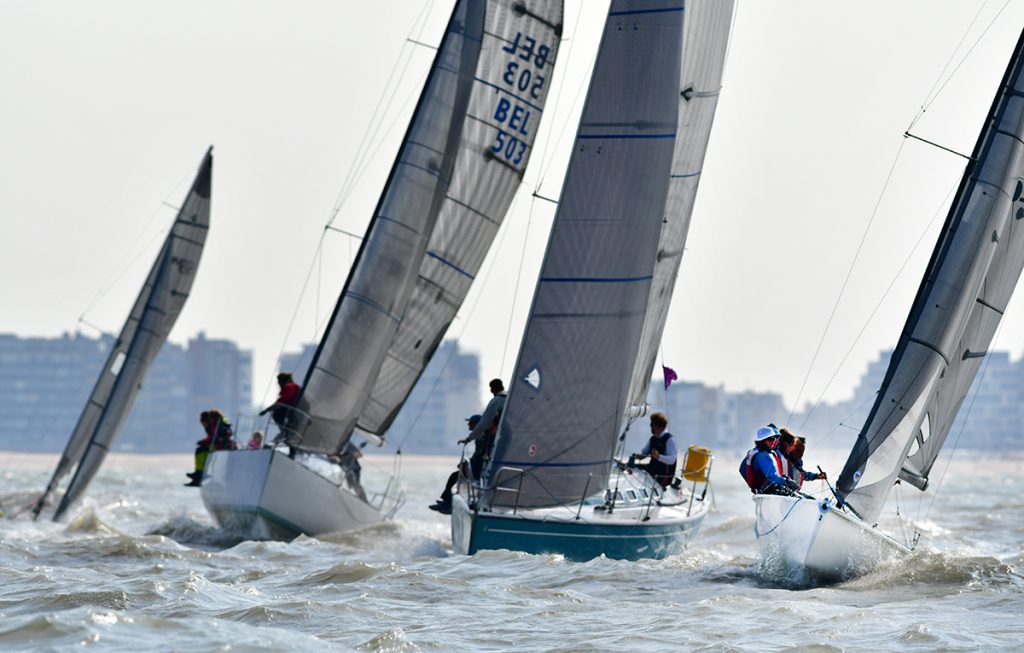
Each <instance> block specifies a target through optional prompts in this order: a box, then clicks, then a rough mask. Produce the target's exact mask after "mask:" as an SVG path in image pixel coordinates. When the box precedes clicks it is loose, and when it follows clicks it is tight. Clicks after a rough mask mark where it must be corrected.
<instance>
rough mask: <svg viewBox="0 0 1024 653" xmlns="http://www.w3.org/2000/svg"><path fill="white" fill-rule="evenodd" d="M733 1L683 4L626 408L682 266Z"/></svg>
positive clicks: (638, 387) (637, 393)
mask: <svg viewBox="0 0 1024 653" xmlns="http://www.w3.org/2000/svg"><path fill="white" fill-rule="evenodd" d="M732 11H733V2H732V0H720V1H717V2H706V1H699V0H691V1H690V2H687V3H686V14H685V20H684V21H683V63H682V77H681V79H680V81H681V85H680V88H681V93H680V97H681V98H682V101H681V102H680V104H679V119H678V127H677V134H678V135H677V136H676V143H675V154H674V156H673V157H672V174H671V181H670V182H669V187H668V204H667V205H666V207H665V219H664V221H663V222H662V225H661V240H660V241H659V243H658V255H657V259H656V262H655V264H654V276H653V278H652V279H651V295H650V299H649V301H648V303H647V315H646V317H645V318H644V328H643V334H642V335H641V336H640V348H639V353H638V354H637V358H636V365H635V367H634V368H633V379H632V381H631V383H630V399H629V401H630V405H633V406H639V405H642V404H644V403H645V402H646V400H647V388H648V386H649V385H650V382H651V373H652V372H653V370H654V363H655V360H656V358H657V355H658V347H659V345H660V343H661V336H662V333H663V332H664V330H665V321H666V320H667V319H668V309H669V305H670V303H671V301H672V292H673V290H674V289H675V285H676V277H677V276H678V274H679V265H680V263H681V262H682V257H683V248H684V246H685V244H686V235H687V233H688V232H689V229H690V216H691V215H692V214H693V204H694V201H695V200H696V198H697V184H698V183H699V182H700V174H701V168H702V167H703V166H704V154H705V152H707V147H708V140H709V139H710V137H711V124H712V122H714V118H715V109H716V107H717V106H718V95H719V91H720V89H721V86H722V72H723V69H724V68H725V51H726V47H727V46H728V43H729V27H730V23H731V21H732Z"/></svg>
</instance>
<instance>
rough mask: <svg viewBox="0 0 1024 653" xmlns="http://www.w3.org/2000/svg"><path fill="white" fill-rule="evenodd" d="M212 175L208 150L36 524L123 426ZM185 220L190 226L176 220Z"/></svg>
mask: <svg viewBox="0 0 1024 653" xmlns="http://www.w3.org/2000/svg"><path fill="white" fill-rule="evenodd" d="M212 171H213V155H212V148H211V150H210V151H207V153H206V156H205V157H204V159H203V161H202V163H201V165H200V167H199V172H198V173H197V175H196V179H195V181H194V182H193V184H192V187H191V189H190V190H189V192H188V195H187V196H186V198H185V201H184V203H183V204H182V206H181V209H179V211H178V215H177V217H176V218H175V220H174V222H173V224H172V226H171V230H170V233H169V234H168V235H167V238H166V240H165V241H164V243H163V245H162V246H161V248H160V253H159V255H158V256H157V259H156V261H155V262H154V263H153V267H152V268H151V269H150V272H149V274H148V275H147V277H146V281H145V282H144V283H143V286H142V289H141V291H140V292H139V295H138V297H137V299H136V300H135V304H134V306H133V307H132V310H131V312H130V313H129V315H128V318H127V319H126V320H125V324H124V326H123V327H122V328H121V333H120V334H119V335H118V337H117V339H116V340H115V341H114V344H113V345H112V347H111V350H110V353H109V354H108V356H107V360H106V362H105V363H104V365H103V367H102V368H101V371H100V376H99V378H98V379H97V381H96V384H95V386H94V387H93V390H92V393H91V394H90V396H89V398H88V400H87V401H86V403H85V407H84V408H83V410H82V414H81V416H80V417H79V419H78V423H77V424H76V426H75V429H74V431H72V434H71V437H70V438H69V440H68V443H67V445H66V446H65V449H64V452H63V453H62V454H61V457H60V460H59V461H58V463H57V468H56V470H55V471H54V473H53V476H52V477H51V479H50V482H49V483H48V485H47V487H46V490H45V492H44V493H43V496H42V497H41V498H40V499H39V502H38V504H37V505H36V508H35V510H34V513H35V515H36V516H37V517H38V515H39V513H40V511H41V510H42V508H43V505H44V503H45V501H46V500H47V498H48V497H49V496H50V495H51V494H52V493H53V492H54V491H55V490H56V489H57V487H58V486H59V485H60V483H61V482H62V481H63V480H64V478H66V477H67V475H68V474H71V473H72V471H74V475H73V477H72V479H71V481H70V483H69V484H68V487H67V490H66V491H65V492H64V496H63V498H62V499H61V502H60V504H59V505H58V507H57V510H56V512H55V513H54V516H53V518H54V519H55V520H56V519H59V518H60V517H61V516H62V515H63V514H64V512H65V511H66V510H67V509H68V508H69V507H70V506H71V505H72V504H73V503H74V502H75V501H76V500H77V499H78V497H80V496H81V495H82V493H83V492H85V490H86V488H87V487H88V486H89V483H90V482H91V481H92V479H93V477H94V476H95V475H96V472H98V471H99V469H100V466H101V465H102V464H103V460H104V459H105V457H106V455H107V453H108V452H109V451H110V447H111V445H112V444H113V442H114V439H115V438H116V437H117V434H118V432H119V431H120V429H121V426H122V425H123V424H124V421H125V419H126V418H127V416H128V413H129V411H130V410H131V407H132V405H133V404H134V402H135V398H136V396H137V395H138V392H139V389H140V388H141V383H142V380H143V378H144V377H145V374H146V372H147V370H148V369H149V366H150V364H151V363H152V362H153V360H154V359H155V358H156V355H157V354H158V353H159V351H160V348H161V347H162V346H163V343H164V341H166V340H167V336H168V335H169V334H170V331H171V328H172V327H173V326H174V323H175V321H176V320H177V318H178V315H179V313H180V312H181V310H182V308H183V307H184V304H185V300H186V299H187V298H188V295H189V290H190V289H191V287H192V282H193V281H194V279H195V273H196V269H197V267H198V265H199V260H200V258H201V256H202V250H203V245H204V244H205V240H206V234H207V231H208V227H209V221H210V190H211V177H212ZM185 215H188V216H190V219H189V220H184V219H182V216H185Z"/></svg>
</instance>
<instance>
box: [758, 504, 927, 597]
mask: <svg viewBox="0 0 1024 653" xmlns="http://www.w3.org/2000/svg"><path fill="white" fill-rule="evenodd" d="M754 506H755V510H756V517H757V521H756V523H755V525H754V532H755V533H756V535H757V540H758V545H759V548H760V551H761V562H762V566H763V571H764V572H765V573H767V574H769V575H772V576H775V577H780V578H784V579H786V580H788V581H791V582H798V583H803V582H837V581H842V580H846V579H849V578H854V577H856V576H860V575H863V574H865V573H867V572H869V571H871V570H872V569H874V568H875V567H877V566H878V565H879V563H881V562H882V561H884V560H887V559H890V558H892V557H895V556H901V555H906V554H909V553H910V549H909V548H907V547H906V546H905V545H903V544H901V543H899V542H897V541H896V540H894V539H893V538H892V537H890V536H888V535H886V534H885V533H883V532H881V531H880V530H878V529H877V528H873V527H871V526H869V525H868V524H865V523H864V522H862V521H861V520H860V519H858V518H857V517H855V516H853V515H850V514H848V513H846V512H843V511H842V510H839V509H837V508H836V506H835V504H834V503H832V502H831V501H828V500H826V499H819V500H815V499H804V498H799V497H784V496H774V495H764V494H761V495H756V496H755V497H754Z"/></svg>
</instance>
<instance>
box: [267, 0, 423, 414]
mask: <svg viewBox="0 0 1024 653" xmlns="http://www.w3.org/2000/svg"><path fill="white" fill-rule="evenodd" d="M434 4H435V2H434V0H431V2H429V3H426V4H424V6H423V8H422V9H421V11H420V13H419V14H418V15H417V17H416V19H415V20H414V21H413V24H412V27H410V29H409V33H408V36H407V40H406V42H403V45H402V47H401V49H400V50H399V53H398V55H397V56H396V58H395V62H394V63H393V64H392V68H391V72H390V74H389V75H388V80H387V82H386V83H385V85H384V89H383V90H382V91H381V94H380V96H379V97H378V100H377V104H376V106H375V107H374V111H373V116H374V120H372V121H371V124H370V126H369V128H368V129H367V130H366V131H365V132H364V134H363V139H362V141H361V142H360V144H359V146H358V147H357V148H356V154H355V155H354V156H353V160H352V163H351V165H350V167H349V172H348V174H347V175H346V177H345V179H344V180H343V182H342V186H341V189H340V190H339V192H338V195H337V197H336V198H335V201H334V204H333V205H332V208H331V211H330V212H329V214H328V219H327V223H326V224H325V225H324V228H323V231H322V232H321V234H320V238H319V240H318V241H317V245H316V248H315V249H314V252H313V257H312V261H311V262H310V265H309V269H308V270H307V271H306V275H305V278H304V279H303V282H302V288H301V289H300V291H299V297H298V299H297V301H296V303H295V308H294V309H293V310H292V314H291V318H290V320H289V322H288V326H287V328H286V329H285V335H284V338H283V339H282V341H281V347H280V348H279V349H278V352H277V356H276V358H275V361H276V364H275V367H276V366H280V363H281V360H282V358H283V357H284V352H285V349H286V348H287V346H288V340H289V338H290V337H291V334H292V331H293V329H294V328H295V323H296V320H297V319H298V316H299V310H300V308H301V307H302V304H303V301H304V300H305V298H306V292H307V290H308V289H309V285H310V280H311V279H312V277H313V274H314V272H315V271H317V269H318V267H317V266H318V264H319V265H320V268H319V276H318V278H317V298H316V308H315V313H314V319H313V331H314V333H313V341H316V340H317V334H318V333H319V332H320V327H319V312H320V311H319V295H320V294H321V292H322V288H321V281H322V266H323V255H324V241H325V238H326V236H327V233H328V232H329V231H331V230H332V229H333V230H337V229H334V228H333V227H332V225H333V224H334V221H335V219H336V218H337V216H338V214H339V213H340V212H341V208H342V207H343V206H344V204H345V202H346V201H347V200H348V198H349V196H350V195H351V193H352V191H353V190H354V188H355V186H356V184H357V183H358V181H359V180H360V179H361V178H362V175H363V174H364V173H365V172H366V170H367V169H368V167H369V161H371V160H373V158H374V157H375V156H376V154H377V152H378V151H379V150H380V147H381V146H382V142H383V140H385V139H386V136H387V135H388V134H390V133H391V132H392V131H393V129H394V125H395V124H396V123H397V121H398V117H397V116H396V117H393V118H392V120H391V123H390V125H389V126H388V127H387V129H385V130H384V134H383V136H381V138H380V141H377V143H376V147H374V148H373V150H372V152H371V151H370V148H371V146H372V144H373V143H374V142H375V139H377V136H378V134H380V130H381V126H382V125H383V124H384V122H385V121H386V119H387V116H386V115H385V114H386V112H382V111H381V108H382V106H384V105H385V100H387V104H388V105H390V104H392V103H393V101H394V99H395V97H396V96H397V95H398V91H399V89H400V88H401V87H402V83H403V81H404V80H405V74H406V71H407V70H408V67H409V64H410V62H411V60H412V57H411V55H410V56H409V57H407V58H405V61H404V64H403V57H405V55H406V52H407V51H408V50H409V49H410V48H409V44H408V42H407V41H408V39H409V38H412V37H413V34H414V33H416V37H417V38H420V37H422V34H423V31H424V30H425V29H426V20H425V16H427V15H428V14H429V11H430V10H431V9H432V7H433V6H434ZM417 29H418V30H419V31H418V32H417ZM399 69H401V72H398V71H399ZM420 86H422V84H420ZM413 95H415V94H413ZM410 101H411V96H410V97H407V98H406V101H405V102H404V103H403V105H402V109H403V110H404V108H405V107H406V106H408V104H409V102H410ZM398 113H399V115H400V114H401V113H402V111H399V112H398ZM338 231H342V232H343V233H346V232H344V231H343V230H338ZM346 235H350V234H348V233H346ZM349 251H350V255H349V259H350V261H351V258H352V257H351V239H350V240H349ZM273 384H274V380H273V377H271V378H269V379H268V380H267V384H266V386H265V388H264V391H263V400H264V403H266V400H267V397H268V395H269V394H270V393H271V390H272V387H273Z"/></svg>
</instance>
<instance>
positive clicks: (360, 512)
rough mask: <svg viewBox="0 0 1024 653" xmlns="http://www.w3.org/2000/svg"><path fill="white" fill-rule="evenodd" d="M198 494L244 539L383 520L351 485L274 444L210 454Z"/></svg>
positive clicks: (311, 532) (285, 536)
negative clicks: (336, 480)
mask: <svg viewBox="0 0 1024 653" xmlns="http://www.w3.org/2000/svg"><path fill="white" fill-rule="evenodd" d="M200 493H201V494H202V498H203V504H204V505H205V506H206V509H207V511H208V512H209V513H210V514H211V515H212V516H213V518H214V519H215V520H216V521H217V523H218V524H219V525H220V526H221V527H222V528H225V529H227V530H230V531H233V532H236V533H239V534H240V535H242V536H243V537H245V538H246V539H254V540H291V539H293V538H295V537H297V536H298V535H302V534H304V535H312V536H316V535H324V534H327V533H337V532H346V531H354V530H358V529H361V528H366V527H368V526H373V525H374V524H378V523H380V522H382V521H383V520H384V519H385V515H384V514H382V513H381V511H380V510H378V509H376V508H374V507H373V506H371V505H370V504H368V503H367V502H365V501H363V500H362V499H360V498H359V497H358V496H356V495H355V493H353V492H352V491H350V490H349V489H348V488H345V487H339V486H338V485H335V484H334V483H332V482H331V481H329V480H327V479H326V478H324V477H323V476H321V475H319V474H317V473H316V472H314V471H313V470H311V469H309V468H308V467H306V466H305V465H302V464H301V463H299V462H297V461H296V460H294V459H292V458H289V457H288V456H287V455H286V454H285V453H283V452H281V451H279V450H276V449H257V450H239V451H217V452H214V453H212V454H211V455H210V457H209V458H208V459H207V461H206V469H205V470H204V476H203V484H202V487H201V489H200Z"/></svg>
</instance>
